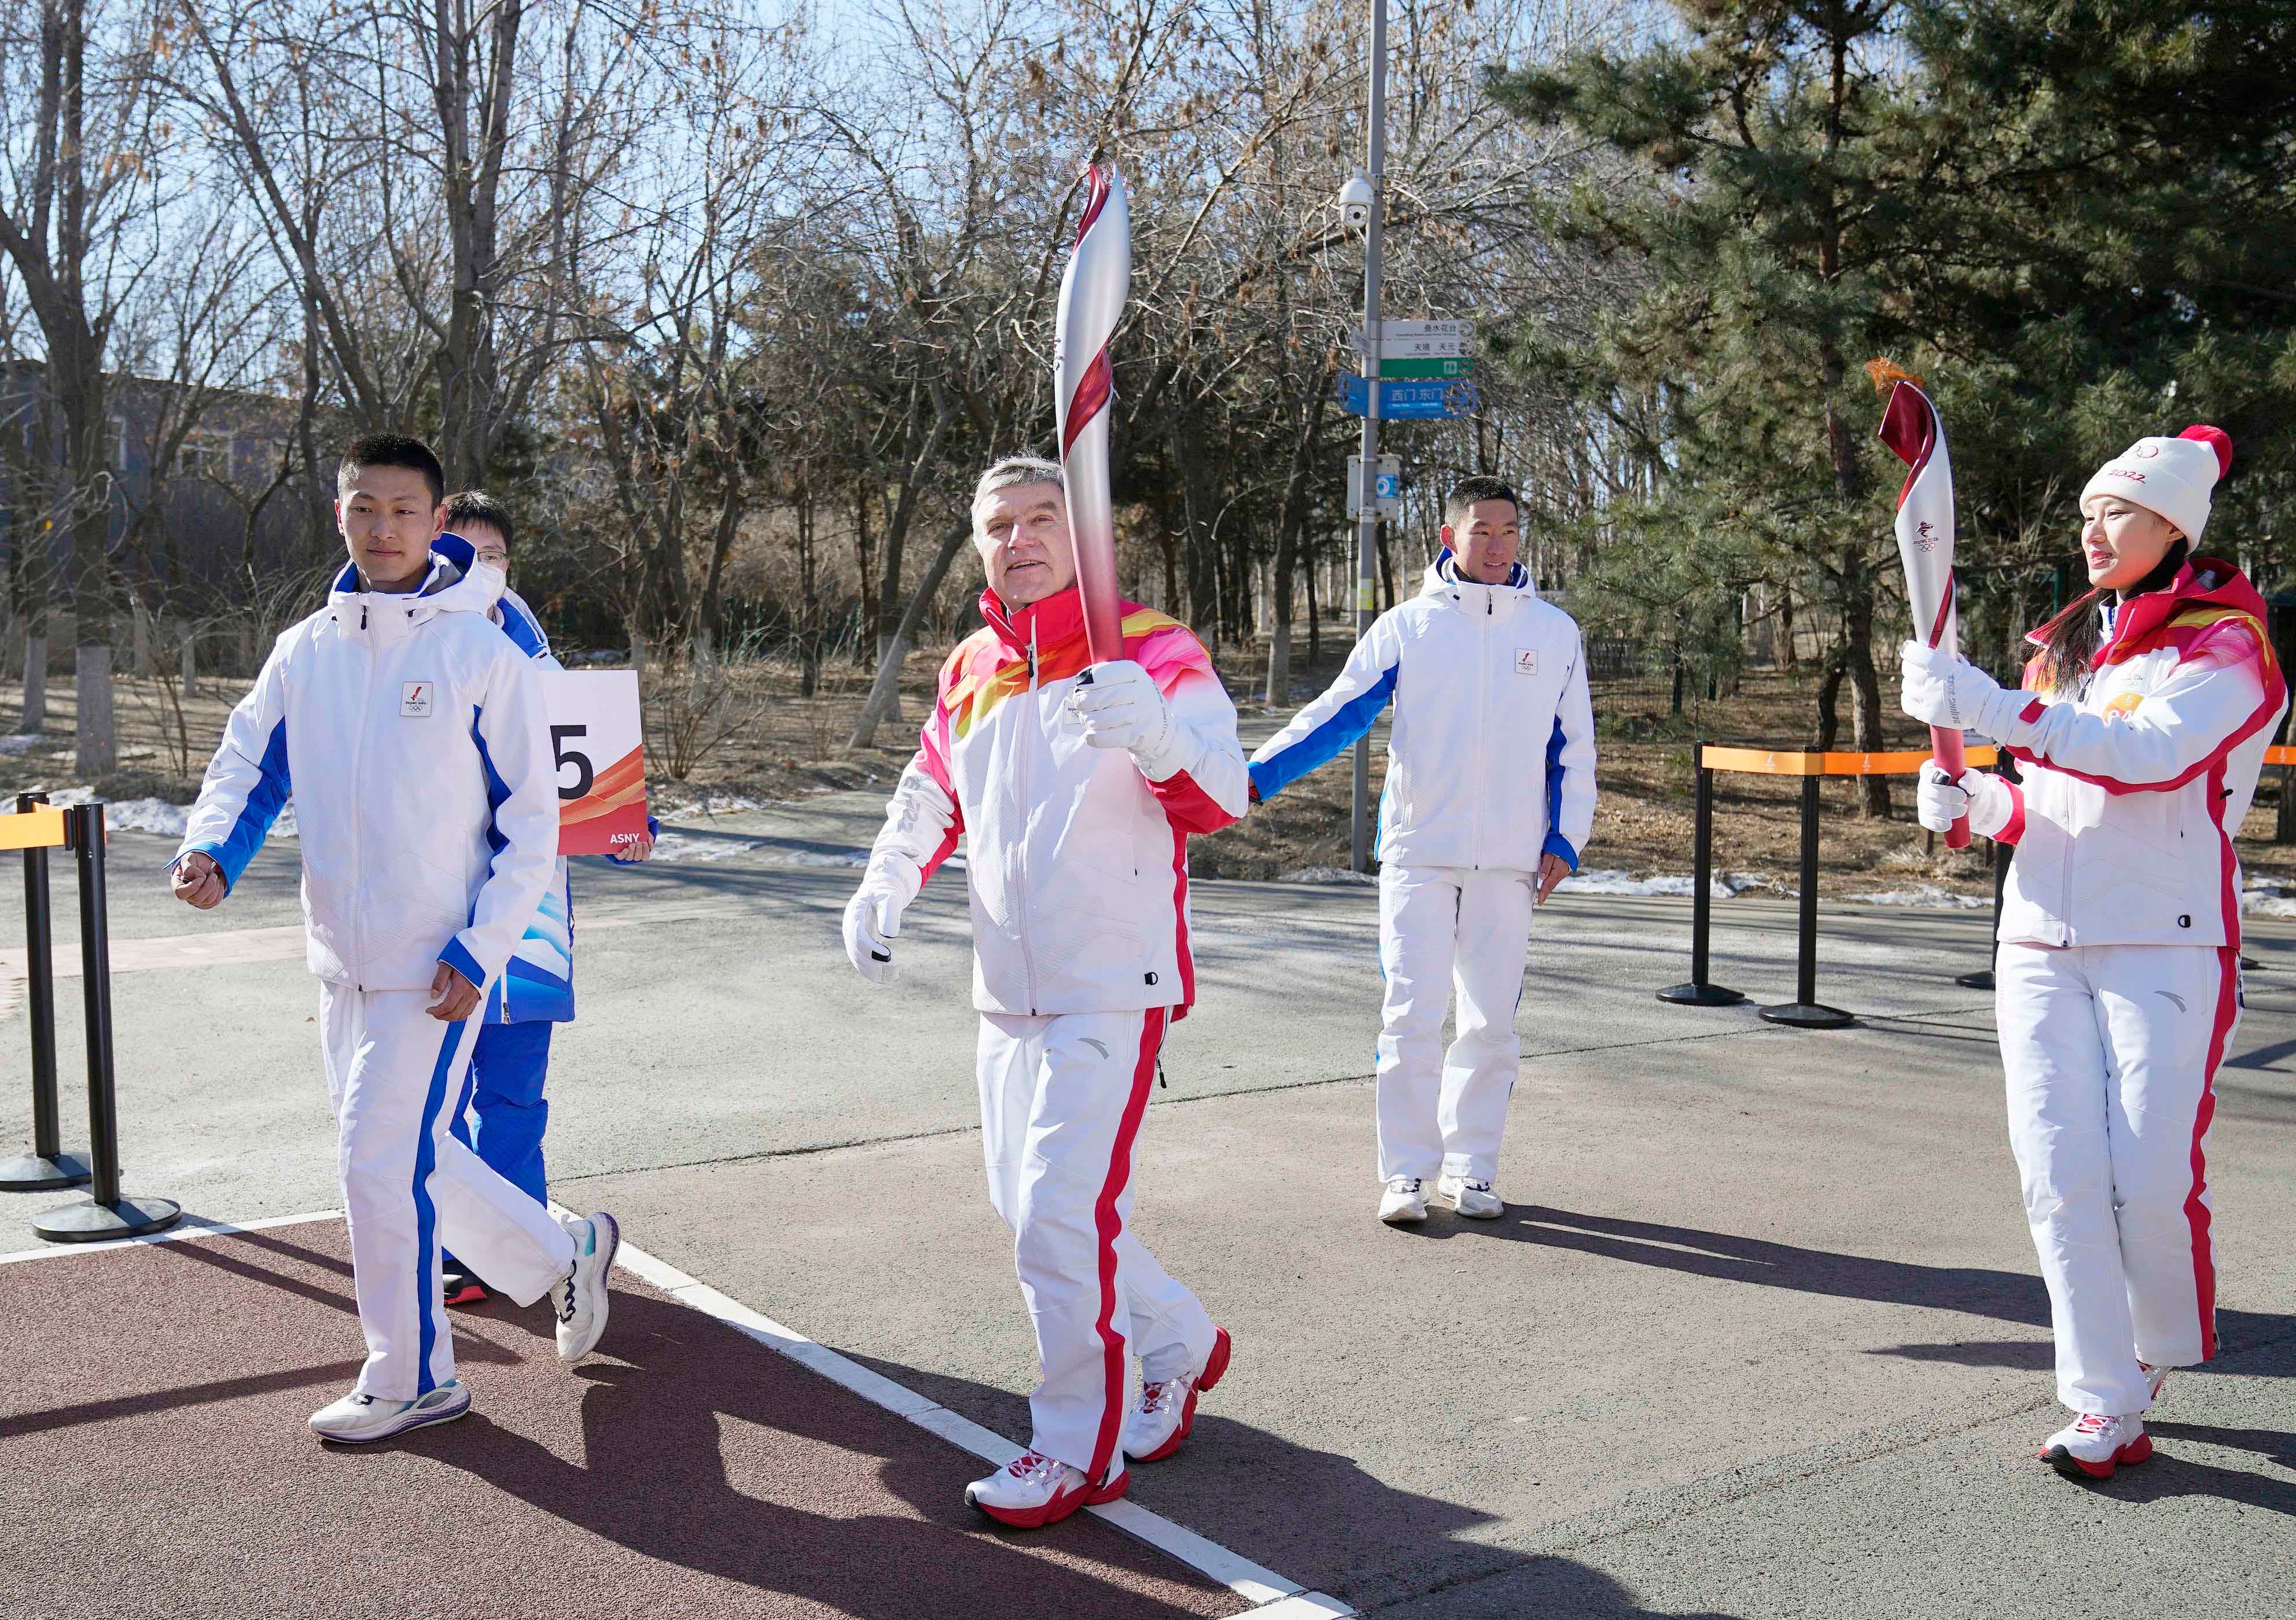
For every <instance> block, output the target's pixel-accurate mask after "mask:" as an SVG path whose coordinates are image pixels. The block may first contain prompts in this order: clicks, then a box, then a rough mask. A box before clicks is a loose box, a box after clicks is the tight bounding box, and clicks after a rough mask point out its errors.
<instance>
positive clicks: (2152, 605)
mask: <svg viewBox="0 0 2296 1620" xmlns="http://www.w3.org/2000/svg"><path fill="white" fill-rule="evenodd" d="M2204 602H2205V603H2211V604H2214V605H2216V606H2218V607H2225V608H2234V609H2237V610H2239V611H2241V612H2243V613H2249V614H2253V615H2254V616H2255V617H2256V618H2258V619H2259V620H2261V619H2262V618H2264V613H2265V609H2264V598H2263V596H2262V595H2261V594H2259V593H2258V591H2257V588H2256V587H2255V586H2254V585H2251V584H2249V582H2248V577H2247V576H2246V575H2244V574H2243V573H2242V572H2241V571H2240V570H2239V569H2237V568H2235V567H2234V566H2233V565H2232V564H2231V563H2229V562H2227V561H2226V560H2224V559H2223V558H2221V557H2194V558H2192V559H2191V560H2188V561H2187V562H2186V563H2185V566H2184V567H2183V568H2181V569H2177V577H2176V578H2175V579H2173V580H2171V581H2169V586H2168V588H2167V589H2166V590H2162V591H2148V592H2146V593H2144V595H2142V596H2139V597H2137V598H2136V600H2135V601H2126V602H2123V603H2121V604H2120V610H2119V611H2118V612H2116V613H2115V614H2114V615H2113V616H2112V637H2111V638H2110V639H2109V640H2107V641H2106V642H2104V644H2103V646H2101V647H2099V648H2098V649H2097V650H2096V657H2095V659H2094V660H2093V663H2094V667H2096V668H2100V669H2102V668H2103V667H2104V666H2105V665H2107V664H2112V663H2118V662H2119V661H2120V660H2121V659H2128V658H2133V657H2134V656H2136V653H2137V652H2139V651H2140V650H2143V648H2144V642H2145V641H2146V640H2147V639H2148V638H2150V637H2151V636H2153V634H2156V633H2157V632H2158V631H2159V630H2160V629H2161V626H2164V625H2166V624H2167V623H2168V622H2169V619H2171V618H2174V617H2175V616H2176V615H2177V613H2179V612H2181V611H2183V610H2185V609H2186V608H2189V607H2194V606H2196V605H2198V604H2201V603H2204ZM2095 611H2096V609H2095V606H2094V605H2093V604H2089V603H2087V601H2086V599H2083V600H2080V601H2075V602H2074V603H2073V605H2072V606H2071V607H2070V608H2067V609H2066V610H2064V612H2062V613H2060V614H2058V615H2057V616H2056V617H2055V618H2052V619H2051V620H2049V622H2048V623H2046V624H2045V625H2043V626H2040V627H2039V628H2038V629H2037V630H2034V631H2032V632H2031V633H2030V634H2028V635H2027V636H2026V637H2025V639H2026V640H2027V641H2029V642H2032V643H2033V644H2034V645H2036V646H2046V645H2047V643H2048V639H2049V634H2050V632H2052V631H2054V629H2055V628H2056V627H2057V626H2059V625H2061V624H2062V623H2063V622H2064V621H2065V619H2066V618H2068V617H2070V616H2071V615H2072V614H2075V613H2094V612H2095Z"/></svg>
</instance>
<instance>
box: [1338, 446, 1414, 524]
mask: <svg viewBox="0 0 2296 1620" xmlns="http://www.w3.org/2000/svg"><path fill="white" fill-rule="evenodd" d="M1376 498H1377V499H1378V501H1379V515H1380V516H1381V517H1382V518H1393V517H1398V516H1400V515H1401V514H1402V511H1403V458H1402V457H1401V456H1399V455H1382V456H1381V457H1380V458H1379V482H1378V484H1377V486H1376ZM1348 516H1349V517H1350V518H1360V517H1362V516H1363V457H1361V456H1360V455H1351V456H1349V457H1348Z"/></svg>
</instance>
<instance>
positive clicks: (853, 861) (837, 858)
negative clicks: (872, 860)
mask: <svg viewBox="0 0 2296 1620" xmlns="http://www.w3.org/2000/svg"><path fill="white" fill-rule="evenodd" d="M756 847H757V846H756V845H755V844H744V845H742V848H744V849H755V848H756ZM704 858H705V859H706V858H707V857H706V856H705V857H704ZM759 858H760V859H761V860H763V861H764V862H765V863H766V864H767V865H768V866H842V867H848V868H856V867H864V866H866V865H868V864H869V852H868V851H867V850H865V849H861V850H854V849H838V850H828V849H791V850H784V851H783V852H782V853H780V854H778V855H764V856H760V857H759Z"/></svg>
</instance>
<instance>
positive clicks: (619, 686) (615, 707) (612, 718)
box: [534, 669, 646, 855]
mask: <svg viewBox="0 0 2296 1620" xmlns="http://www.w3.org/2000/svg"><path fill="white" fill-rule="evenodd" d="M534 673H535V675H537V677H538V678H539V679H540V680H541V682H542V693H543V704H544V707H545V708H547V709H548V710H549V712H550V746H551V749H552V751H553V753H554V754H556V756H557V757H558V853H559V854H560V855H608V854H611V852H612V851H614V850H617V849H619V848H620V847H622V846H623V845H625V844H628V843H631V842H634V841H635V840H636V839H641V838H644V836H645V830H646V797H645V739H644V729H643V727H642V725H641V724H640V721H639V718H638V677H637V673H636V672H635V670H629V669H579V670H574V669H547V670H545V669H537V670H536V671H535V672H534Z"/></svg>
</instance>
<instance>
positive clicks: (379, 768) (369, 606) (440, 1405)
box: [173, 434, 619, 1441]
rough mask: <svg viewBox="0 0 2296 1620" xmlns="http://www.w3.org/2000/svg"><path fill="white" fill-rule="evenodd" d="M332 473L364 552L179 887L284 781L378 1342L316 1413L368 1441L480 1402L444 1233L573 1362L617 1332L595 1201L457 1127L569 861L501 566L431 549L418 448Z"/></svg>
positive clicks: (276, 798)
mask: <svg viewBox="0 0 2296 1620" xmlns="http://www.w3.org/2000/svg"><path fill="white" fill-rule="evenodd" d="M336 483H337V495H338V499H337V501H336V505H335V511H336V520H337V523H338V525H339V526H340V529H341V532H342V535H343V539H344V544H345V545H346V547H347V548H348V551H349V553H350V561H349V564H348V566H347V567H346V568H345V569H343V571H342V572H341V574H340V575H339V576H338V577H337V578H336V580H335V584H334V588H333V590H332V592H331V593H329V597H328V601H327V605H326V606H325V607H324V608H322V609H321V610H319V611H318V612H316V613H315V614H313V615H312V616H311V617H310V618H307V619H305V620H304V621H303V622H302V623H300V624H299V625H296V626H293V627H292V628H291V629H289V630H288V631H287V632H286V633H285V634H283V635H281V636H280V638H279V640H278V642H277V644H276V645H275V646H274V647H273V648H272V650H271V656H270V658H269V659H266V661H265V663H264V666H263V671H262V673H261V675H258V677H257V679H256V683H255V690H254V691H250V693H248V695H247V697H246V698H245V699H244V700H242V701H241V703H240V705H239V707H238V708H236V709H234V711H233V713H232V716H231V722H230V724H229V726H228V728H227V729H226V730H225V733H224V739H223V743H222V746H221V747H219V748H218V749H217V750H216V755H215V758H214V760H213V762H212V763H211V764H210V765H209V766H208V773H207V780H206V781H205V782H203V783H202V784H201V789H200V798H199V802H198V804H197V805H195V806H193V810H192V814H191V818H190V823H189V825H188V826H187V828H186V829H185V830H184V843H183V847H182V848H181V849H180V850H179V851H178V852H177V854H176V861H175V865H174V869H173V873H174V875H173V886H174V888H175V892H176V895H177V896H178V897H180V898H181V899H183V900H184V902H186V903H187V904H191V905H193V906H196V907H198V908H199V909H201V910H202V911H205V910H209V909H211V908H212V907H214V906H216V905H218V904H221V903H222V902H223V901H224V899H225V897H226V896H228V895H229V894H230V892H231V889H232V887H233V886H234V884H236V883H237V882H238V880H239V878H240V874H241V873H242V871H245V870H246V867H247V863H248V862H249V860H250V859H251V858H252V857H253V855H254V854H255V852H256V850H257V849H258V847H261V845H262V843H263V839H264V838H265V835H266V834H267V833H268V832H269V831H270V829H271V824H272V822H274V821H275V819H276V818H277V816H278V814H279V812H280V809H281V808H282V806H284V805H285V803H286V802H287V798H288V796H289V794H290V793H292V794H293V796H294V798H295V810H296V825H297V831H298V834H299V839H300V843H301V847H302V856H303V914H304V920H305V927H306V931H307V935H308V941H309V946H308V952H307V956H308V961H309V964H310V969H311V971H312V972H314V973H316V975H318V977H319V980H320V986H319V1024H320V1038H321V1041H322V1043H323V1045H324V1056H325V1060H326V1070H327V1087H328V1091H329V1093H330V1095H331V1096H332V1100H333V1102H334V1108H335V1117H336V1125H337V1129H338V1131H339V1132H340V1139H341V1145H340V1153H339V1156H338V1163H339V1166H340V1172H341V1175H342V1187H343V1208H344V1212H345V1215H346V1218H347V1221H348V1225H349V1228H350V1240H351V1267H352V1280H353V1285H354V1288H355V1290H356V1292H357V1297H358V1311H359V1324H360V1326H361V1327H362V1328H363V1329H364V1330H365V1336H366V1345H367V1356H366V1364H365V1367H364V1368H363V1369H362V1370H361V1371H360V1373H359V1377H358V1381H357V1384H356V1385H355V1386H354V1387H352V1390H351V1392H350V1394H348V1395H345V1396H344V1397H343V1398H342V1399H341V1400H340V1401H337V1402H335V1403H332V1404H331V1405H329V1406H326V1407H324V1408H323V1409H322V1410H320V1411H317V1412H316V1413H314V1414H313V1415H312V1418H311V1427H312V1428H314V1429H316V1431H317V1432H318V1433H319V1434H320V1435H321V1436H323V1437H324V1438H326V1439H329V1440H337V1441H369V1440H381V1439H387V1438H389V1436H393V1435H398V1434H404V1433H406V1431H407V1430H409V1429H413V1428H422V1427H423V1426H424V1425H427V1424H432V1423H444V1422H447V1421H450V1420H453V1419H455V1418H459V1417H461V1416H462V1415H463V1413H465V1412H467V1411H469V1410H470V1407H471V1397H470V1393H469V1391H468V1390H466V1389H465V1388H464V1387H463V1385H462V1384H461V1382H460V1381H459V1380H458V1379H456V1378H455V1350H454V1334H453V1331H452V1330H451V1329H450V1328H449V1327H448V1325H447V1314H446V1306H445V1302H444V1300H443V1298H442V1295H441V1289H440V1286H439V1254H440V1249H441V1245H442V1243H450V1244H451V1245H452V1246H453V1248H454V1249H455V1253H457V1254H458V1255H460V1256H462V1257H463V1259H464V1260H465V1261H467V1262H468V1263H470V1264H471V1266H472V1267H473V1268H474V1269H475V1270H477V1271H478V1272H479V1273H480V1275H481V1276H483V1277H484V1278H485V1279H486V1280H487V1281H488V1283H489V1284H491V1285H492V1286H493V1287H494V1288H495V1289H496V1290H497V1291H499V1292H502V1293H504V1294H508V1295H509V1296H510V1297H512V1298H513V1299H515V1300H517V1301H518V1302H519V1303H520V1304H521V1305H530V1304H532V1303H533V1302H534V1301H535V1300H537V1299H538V1298H540V1297H542V1296H543V1295H544V1294H545V1293H548V1294H550V1295H551V1297H552V1303H553V1308H554V1309H555V1311H556V1313H557V1316H558V1353H559V1354H560V1355H561V1356H562V1357H563V1358H564V1359H566V1360H568V1361H573V1360H576V1359H578V1357H580V1356H582V1355H584V1354H587V1353H588V1352H589V1350H590V1349H591V1348H592V1347H593V1346H594V1345H595V1344H596V1343H597V1340H598V1337H599V1335H600V1334H601V1333H602V1332H603V1331H604V1329H605V1321H606V1305H607V1299H606V1277H607V1272H608V1269H609V1268H610V1267H611V1264H612V1263H613V1256H614V1248H615V1246H616V1243H617V1242H618V1240H619V1232H618V1231H617V1228H616V1225H615V1223H614V1220H613V1217H612V1216H611V1215H604V1214H599V1215H592V1216H590V1217H589V1218H588V1219H587V1220H584V1219H581V1218H579V1217H571V1218H570V1219H569V1220H568V1221H567V1222H566V1223H563V1224H562V1223H560V1222H559V1221H557V1220H556V1219H554V1218H553V1216H552V1215H551V1213H550V1211H549V1210H548V1209H547V1208H545V1207H544V1206H543V1205H542V1204H540V1203H538V1202H537V1201H536V1200H535V1199H531V1198H529V1197H528V1196H527V1195H526V1194H524V1193H522V1192H521V1191H520V1190H518V1189H517V1188H516V1187H513V1186H512V1185H511V1184H510V1183H509V1182H506V1181H504V1179H503V1178H502V1177H501V1176H500V1175H498V1174H496V1173H495V1172H494V1171H492V1170H490V1169H488V1167H487V1166H486V1165H485V1164H483V1163H482V1162H481V1161H480V1158H479V1157H478V1156H477V1155H476V1154H475V1153H473V1152H471V1150H469V1149H468V1148H466V1147H464V1146H463V1144H462V1143H461V1142H459V1141H455V1139H454V1138H453V1137H452V1136H450V1135H449V1134H448V1133H447V1122H448V1121H449V1120H451V1119H452V1118H453V1117H455V1115H456V1114H457V1113H459V1112H460V1110H461V1107H462V1104H463V1100H464V1099H463V1091H464V1087H465V1085H466V1084H467V1079H466V1076H467V1072H468V1069H469V1066H470V1059H471V1043H472V1042H473V1040H474V1039H475V1038H476V1036H477V1034H478V1031H479V1028H480V1023H479V1017H478V1015H479V1014H480V1003H481V1001H482V999H483V996H484V994H485V993H486V991H487V990H488V988H489V987H490V986H492V985H493V984H494V983H495V981H496V979H497V978H498V977H499V976H500V975H501V973H502V971H503V970H504V965H505V964H506V963H507V962H508V961H509V959H510V955H511V953H512V949H513V948H514V947H515V946H516V945H517V944H518V942H519V940H520V938H521V937H522V936H523V935H524V934H525V932H526V929H527V924H528V922H529V920H530V919H532V918H533V916H534V914H535V910H536V907H537V904H539V903H540V901H541V899H542V896H543V891H544V888H545V885H547V884H548V882H549V881H550V877H551V871H552V867H553V862H554V860H555V858H556V855H557V845H558V800H557V790H556V787H555V782H554V773H553V770H552V768H551V767H552V758H553V757H552V752H551V749H550V744H549V732H548V728H547V724H546V722H545V716H544V713H543V707H542V695H541V691H540V688H539V685H538V683H537V682H536V681H535V680H534V678H533V676H532V675H531V674H530V671H531V669H532V665H531V664H530V662H529V659H527V657H526V655H525V654H524V653H522V652H521V651H520V650H519V649H518V648H516V647H515V646H513V645H512V643H511V642H510V640H509V638H507V637H506V636H504V634H503V633H502V632H501V631H500V630H498V629H496V627H495V626H494V625H493V624H492V623H491V622H490V621H489V619H488V617H487V616H488V610H489V609H491V608H492V607H493V606H494V604H495V601H496V598H497V597H498V596H500V594H501V593H502V589H503V577H502V575H501V574H500V573H499V572H498V571H497V570H496V569H485V568H478V567H476V566H475V565H474V561H473V558H472V555H471V550H470V547H469V546H468V545H466V544H463V543H462V542H461V541H459V540H455V539H453V538H451V537H447V538H442V537H441V528H442V523H443V513H444V507H443V505H442V504H441V503H442V501H443V498H444V495H445V479H444V475H443V473H442V472H441V470H440V468H439V462H438V458H437V457H436V456H434V455H433V454H431V453H430V449H429V447H428V446H424V445H423V444H422V442H421V441H419V440H416V439H411V438H401V437H398V436H396V435H389V434H376V435H372V436H370V437H368V438H363V439H360V440H359V441H357V443H355V444H354V445H352V446H351V447H350V449H349V450H348V452H347V453H346V454H344V457H343V461H342V465H341V468H340V471H339V473H338V476H337V480H336Z"/></svg>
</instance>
